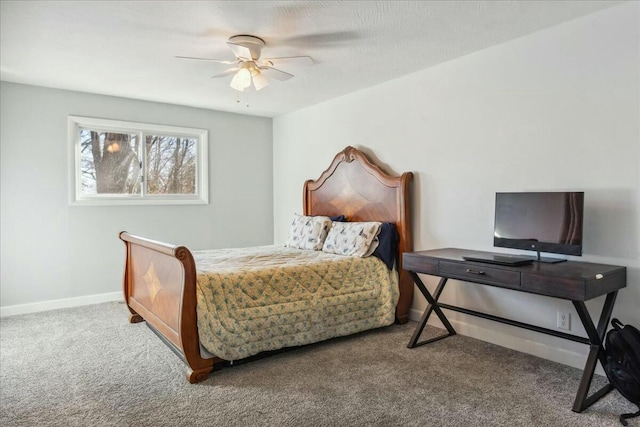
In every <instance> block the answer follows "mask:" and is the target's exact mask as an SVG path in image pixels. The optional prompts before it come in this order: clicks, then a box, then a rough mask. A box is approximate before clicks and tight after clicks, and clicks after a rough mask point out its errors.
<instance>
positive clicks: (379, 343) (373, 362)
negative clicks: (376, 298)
mask: <svg viewBox="0 0 640 427" xmlns="http://www.w3.org/2000/svg"><path fill="white" fill-rule="evenodd" d="M414 325H415V324H413V323H411V324H408V325H404V326H398V325H394V326H391V327H387V328H383V329H380V330H376V331H370V332H366V333H363V334H359V335H356V336H352V337H347V338H341V339H334V340H331V341H328V342H324V343H320V344H315V345H312V346H307V347H303V348H298V349H295V350H292V351H288V352H285V353H281V354H277V355H274V356H270V357H267V358H264V359H261V360H257V361H253V362H250V363H246V364H241V365H239V366H235V367H232V368H225V369H223V370H221V371H219V372H217V373H214V375H212V376H211V377H210V378H209V379H208V380H207V381H206V382H204V383H202V384H198V385H191V384H189V383H187V381H186V379H185V376H184V370H185V367H184V365H183V363H182V362H181V361H180V360H179V359H178V358H177V357H176V356H175V355H174V354H173V353H172V352H171V351H170V350H169V349H168V348H167V347H166V346H165V345H164V344H163V343H162V342H161V341H160V340H159V339H158V338H157V337H156V336H155V335H154V334H153V333H152V332H151V331H150V330H149V329H148V328H147V327H146V326H145V325H144V324H137V325H131V324H128V323H127V310H126V308H125V306H124V304H122V303H106V304H99V305H94V306H86V307H80V308H73V309H64V310H56V311H50V312H43V313H36V314H28V315H21V316H13V317H8V318H3V319H1V320H0V354H1V358H0V425H1V426H554V427H555V426H581V427H582V426H618V425H620V424H619V423H618V415H619V414H620V413H621V412H630V411H633V410H635V409H636V408H635V406H634V405H632V404H630V403H628V402H627V401H626V400H624V398H622V397H621V396H620V395H619V394H618V393H617V392H615V391H614V392H612V393H610V394H609V395H608V396H606V397H605V398H604V399H602V400H601V401H600V402H598V403H597V404H596V405H594V406H592V407H591V408H589V409H588V410H587V411H585V412H584V413H582V414H576V413H573V412H572V411H571V405H572V403H573V398H574V396H575V392H576V390H577V387H578V383H579V381H580V370H578V369H574V368H569V367H566V366H563V365H560V364H557V363H553V362H550V361H547V360H544V359H540V358H537V357H534V356H530V355H527V354H523V353H519V352H516V351H512V350H509V349H505V348H502V347H498V346H495V345H492V344H488V343H485V342H482V341H478V340H474V339H471V338H467V337H463V336H455V337H451V338H447V339H445V340H441V341H438V342H436V343H433V344H431V345H428V346H424V347H419V348H416V349H407V348H406V344H407V342H408V341H409V338H410V337H411V333H412V332H413V327H414ZM435 332H437V330H434V329H433V328H431V329H428V330H427V331H426V332H425V333H426V334H433V333H435ZM595 383H596V385H601V384H603V383H604V379H603V378H602V377H596V380H595ZM630 425H634V426H637V425H638V420H637V419H636V420H632V421H631V422H630Z"/></svg>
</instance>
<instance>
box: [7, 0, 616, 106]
mask: <svg viewBox="0 0 640 427" xmlns="http://www.w3.org/2000/svg"><path fill="white" fill-rule="evenodd" d="M617 3H620V2H617V1H95V0H94V1H52V0H46V1H5V0H2V2H1V3H0V18H1V22H0V24H1V25H0V39H1V42H0V71H1V73H0V78H1V79H2V80H4V81H10V82H17V83H25V84H32V85H38V86H46V87H53V88H61V89H70V90H77V91H83V92H91V93H98V94H105V95H114V96H121V97H127V98H135V99H143V100H149V101H158V102H166V103H171V104H180V105H188V106H194V107H202V108H211V109H215V110H222V111H232V112H238V113H242V114H251V115H259V116H269V117H275V116H278V115H280V114H284V113H287V112H291V111H294V110H297V109H300V108H304V107H307V106H310V105H313V104H316V103H319V102H323V101H326V100H329V99H331V98H335V97H338V96H341V95H344V94H346V93H349V92H353V91H356V90H359V89H363V88H366V87H369V86H373V85H376V84H379V83H382V82H384V81H388V80H391V79H394V78H398V77H400V76H403V75H406V74H409V73H412V72H415V71H418V70H421V69H424V68H427V67H430V66H433V65H436V64H439V63H442V62H445V61H449V60H451V59H454V58H458V57H460V56H463V55H466V54H469V53H471V52H474V51H478V50H481V49H485V48H487V47H490V46H493V45H496V44H499V43H503V42H506V41H508V40H511V39H514V38H517V37H521V36H523V35H525V34H529V33H532V32H534V31H538V30H541V29H543V28H547V27H551V26H554V25H557V24H560V23H562V22H566V21H569V20H572V19H575V18H578V17H580V16H584V15H587V14H589V13H593V12H595V11H598V10H601V9H604V8H607V7H610V6H614V5H615V4H617ZM236 34H252V35H256V36H259V37H261V38H263V39H264V40H265V42H266V44H267V45H266V47H265V48H264V50H263V56H264V57H278V56H292V55H309V56H311V57H312V58H313V59H314V61H315V62H316V65H314V66H313V67H287V68H285V67H282V69H283V70H284V71H287V72H290V73H292V74H295V75H296V77H295V78H293V79H291V80H288V81H285V82H280V81H273V82H272V83H271V85H269V86H268V87H267V88H265V89H263V90H261V91H260V92H256V91H255V90H253V89H251V90H250V91H245V92H244V93H243V94H242V95H241V98H240V99H241V102H237V101H238V92H236V91H234V90H233V89H231V88H230V87H229V81H230V78H224V79H212V78H210V77H211V76H213V75H214V74H217V73H219V72H221V71H223V70H224V69H225V68H226V67H227V66H225V65H222V64H216V63H212V62H206V61H192V60H181V59H176V58H175V56H176V55H180V56H195V57H208V58H219V59H233V54H232V53H231V51H230V50H229V49H228V47H227V45H226V41H227V39H228V38H229V37H230V36H233V35H236ZM247 101H248V103H249V106H248V107H247V105H246V104H247Z"/></svg>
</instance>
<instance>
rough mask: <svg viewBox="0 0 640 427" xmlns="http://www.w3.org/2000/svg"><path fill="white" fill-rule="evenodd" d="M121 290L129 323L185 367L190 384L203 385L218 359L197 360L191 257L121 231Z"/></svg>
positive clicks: (178, 248)
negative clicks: (141, 326) (146, 330)
mask: <svg viewBox="0 0 640 427" xmlns="http://www.w3.org/2000/svg"><path fill="white" fill-rule="evenodd" d="M120 239H121V240H122V241H123V242H124V243H125V246H126V262H125V270H124V280H123V290H124V298H125V301H126V303H127V307H128V308H129V311H130V312H131V314H130V316H129V321H130V322H131V323H138V322H142V321H146V322H147V324H148V325H149V326H150V327H151V328H152V329H153V330H154V331H155V332H156V333H157V334H159V335H160V337H161V338H163V341H165V342H166V343H167V344H168V345H169V346H170V348H172V349H173V350H174V351H175V352H176V354H178V356H180V358H182V359H183V360H184V362H185V363H186V364H187V365H188V366H189V369H188V370H187V379H188V380H189V382H190V383H197V382H200V381H203V380H205V379H206V378H207V377H208V375H209V373H210V372H211V371H212V370H213V368H214V365H215V364H216V363H218V362H222V361H223V360H222V359H220V358H218V357H213V358H210V359H204V358H202V357H201V356H200V345H199V338H198V321H197V312H196V270H195V262H194V260H193V255H192V254H191V252H190V251H189V249H187V248H186V247H184V246H174V245H168V244H166V243H161V242H156V241H153V240H149V239H145V238H143V237H139V236H134V235H132V234H129V233H127V232H125V231H123V232H121V233H120Z"/></svg>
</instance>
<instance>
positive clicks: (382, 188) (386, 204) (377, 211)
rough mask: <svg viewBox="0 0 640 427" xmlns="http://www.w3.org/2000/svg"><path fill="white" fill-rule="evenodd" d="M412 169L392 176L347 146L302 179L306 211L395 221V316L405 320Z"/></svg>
mask: <svg viewBox="0 0 640 427" xmlns="http://www.w3.org/2000/svg"><path fill="white" fill-rule="evenodd" d="M412 180H413V173H411V172H405V173H403V174H402V175H400V176H391V175H388V174H386V173H385V172H383V171H382V170H381V169H380V168H379V167H378V166H376V165H374V164H373V163H371V161H369V159H368V158H367V157H366V156H365V154H364V153H362V152H361V151H359V150H358V149H356V148H353V147H347V148H345V149H344V150H342V151H341V152H339V153H338V154H336V156H335V157H334V159H333V162H332V163H331V165H330V166H329V168H328V169H327V170H325V171H324V172H322V174H321V175H320V178H318V179H317V180H307V181H306V182H305V183H304V194H303V212H304V214H305V215H326V216H336V215H345V216H346V217H347V220H349V221H381V222H392V223H394V224H395V225H396V228H397V230H398V235H399V238H400V240H399V242H398V257H397V259H398V271H399V273H400V282H399V286H400V299H399V301H398V305H397V307H396V320H397V321H398V322H399V323H406V322H407V321H408V320H409V309H410V308H411V304H412V302H413V281H412V280H411V277H410V276H409V273H408V272H406V271H404V270H403V269H402V253H403V252H410V251H412V250H413V239H412V235H411V209H410V205H409V198H410V194H409V191H410V189H409V186H410V183H411V181H412Z"/></svg>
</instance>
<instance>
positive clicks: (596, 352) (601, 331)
mask: <svg viewBox="0 0 640 427" xmlns="http://www.w3.org/2000/svg"><path fill="white" fill-rule="evenodd" d="M617 295H618V291H614V292H611V293H609V294H607V299H606V300H605V302H604V306H603V307H602V313H601V314H600V320H599V321H598V329H596V327H595V325H594V324H593V320H592V319H591V316H590V315H589V311H588V310H587V307H586V306H585V304H584V301H572V302H573V305H574V307H575V308H576V311H577V312H578V316H579V317H580V320H581V321H582V325H583V326H584V329H585V331H586V332H587V335H588V336H589V344H590V348H591V349H590V350H589V355H588V356H587V362H586V364H585V366H584V370H583V372H582V380H581V381H580V386H579V387H578V393H577V394H576V400H575V401H574V402H573V408H572V410H573V412H582V411H584V410H585V409H587V408H588V407H589V406H591V405H593V404H594V403H595V402H597V401H598V400H599V399H600V398H602V397H603V396H604V395H606V394H607V393H609V392H610V391H611V390H612V389H613V386H612V385H611V384H607V385H606V386H604V387H602V388H601V389H600V390H598V391H596V392H595V393H593V395H591V396H587V395H588V394H589V387H590V386H591V380H592V379H593V374H594V372H595V369H596V365H597V364H598V360H599V361H600V364H601V365H602V366H603V367H604V365H605V362H606V358H605V354H604V347H603V342H604V337H605V333H606V332H607V325H608V324H609V320H610V319H611V313H612V312H613V304H614V303H615V301H616V296H617Z"/></svg>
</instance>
